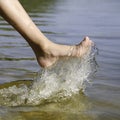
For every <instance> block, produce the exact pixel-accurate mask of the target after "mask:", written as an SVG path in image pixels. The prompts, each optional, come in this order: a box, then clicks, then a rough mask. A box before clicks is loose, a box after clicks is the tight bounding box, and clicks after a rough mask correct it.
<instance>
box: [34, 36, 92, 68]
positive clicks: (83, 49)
mask: <svg viewBox="0 0 120 120" xmlns="http://www.w3.org/2000/svg"><path fill="white" fill-rule="evenodd" d="M92 44H93V42H92V41H91V40H90V39H89V38H88V37H85V38H84V40H83V41H82V42H81V43H80V44H78V45H74V46H69V45H60V44H55V43H51V44H50V45H49V46H48V47H47V48H46V49H44V50H43V51H42V52H39V53H38V51H37V52H35V54H36V57H37V61H38V63H39V65H40V66H41V67H44V68H45V67H49V66H51V65H53V64H54V63H55V62H56V61H57V60H58V59H60V57H82V56H83V55H85V54H86V53H87V52H88V51H89V50H90V48H91V46H92ZM37 50H38V48H37Z"/></svg>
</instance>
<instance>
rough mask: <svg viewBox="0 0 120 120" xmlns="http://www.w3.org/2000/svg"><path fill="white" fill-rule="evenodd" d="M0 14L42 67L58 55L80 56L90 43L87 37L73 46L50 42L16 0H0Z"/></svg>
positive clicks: (48, 64) (46, 65) (53, 60)
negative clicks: (19, 35)
mask: <svg viewBox="0 0 120 120" xmlns="http://www.w3.org/2000/svg"><path fill="white" fill-rule="evenodd" d="M0 15H1V16H3V18H4V19H6V20H7V21H8V22H9V23H10V24H11V25H12V26H13V27H14V28H15V29H16V30H17V31H18V32H19V33H20V34H21V35H22V36H23V37H24V38H25V39H26V41H27V42H28V43H29V45H30V46H31V48H32V49H33V51H34V53H35V55H36V58H37V61H38V63H39V65H40V66H42V67H48V66H51V65H52V64H53V63H55V62H56V61H57V60H58V59H59V58H60V57H64V56H66V57H70V56H72V57H81V56H82V55H84V54H85V53H86V52H87V51H88V50H89V48H90V47H91V45H92V42H91V40H89V38H88V37H86V38H84V40H83V41H82V42H81V43H80V44H79V45H73V46H67V45H60V44H55V43H53V42H51V41H50V40H48V38H46V37H45V36H44V35H43V34H42V33H41V31H40V30H39V29H38V28H37V26H36V25H35V24H34V23H33V21H32V20H31V19H30V17H29V16H28V14H27V13H26V11H25V10H24V8H23V7H22V6H21V4H20V3H19V1H18V0H0Z"/></svg>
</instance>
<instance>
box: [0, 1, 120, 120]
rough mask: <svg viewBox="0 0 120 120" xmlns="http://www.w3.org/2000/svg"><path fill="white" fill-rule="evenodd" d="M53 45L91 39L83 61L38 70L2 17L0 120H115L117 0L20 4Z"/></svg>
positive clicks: (119, 52) (119, 89)
mask: <svg viewBox="0 0 120 120" xmlns="http://www.w3.org/2000/svg"><path fill="white" fill-rule="evenodd" d="M21 3H22V4H23V6H24V8H25V9H26V11H27V12H28V13H29V15H30V17H31V18H32V19H33V21H34V22H35V23H36V25H37V26H38V27H39V29H41V31H42V32H43V33H44V34H45V35H46V36H47V37H48V38H49V39H50V40H52V41H53V42H56V43H60V44H77V43H79V42H80V41H81V40H82V39H83V38H84V36H89V37H90V38H91V39H92V40H93V41H94V42H95V44H96V46H97V49H95V48H94V49H93V51H92V52H91V53H89V54H88V55H86V56H85V57H84V58H79V59H75V58H71V59H66V58H65V59H62V60H60V61H58V63H56V64H55V65H54V66H53V67H52V68H50V69H47V70H46V69H42V68H40V67H39V66H38V64H37V62H36V59H35V55H34V53H33V51H32V50H31V48H30V47H29V45H28V44H27V43H26V41H25V40H24V39H23V38H22V37H21V36H20V34H19V33H18V32H16V31H15V30H14V28H12V27H11V26H10V25H9V24H8V23H7V22H5V21H4V20H3V19H2V18H0V120H119V119H120V48H119V46H120V1H118V0H91V1H90V0H73V1H70V0H34V1H29V0H21Z"/></svg>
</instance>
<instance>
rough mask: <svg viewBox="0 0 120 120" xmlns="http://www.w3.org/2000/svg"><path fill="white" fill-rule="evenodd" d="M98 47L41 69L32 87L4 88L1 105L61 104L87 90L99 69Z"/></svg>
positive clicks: (1, 92) (0, 93)
mask: <svg viewBox="0 0 120 120" xmlns="http://www.w3.org/2000/svg"><path fill="white" fill-rule="evenodd" d="M95 48H96V47H95ZM95 48H92V49H91V51H89V52H88V54H86V55H85V56H84V57H82V58H62V59H60V60H59V61H58V62H57V63H56V64H55V65H53V66H52V67H51V68H49V69H41V70H40V71H39V72H38V75H37V77H36V79H35V81H34V82H33V84H32V86H31V87H28V86H26V85H24V84H23V85H20V86H15V85H14V86H11V87H8V88H4V89H1V90H0V104H4V105H10V106H16V105H25V104H29V105H38V104H42V103H44V102H60V101H61V100H65V99H68V98H70V97H71V96H72V95H73V94H77V93H79V91H81V90H82V91H84V90H85V88H86V82H87V83H88V82H89V81H90V75H91V74H93V72H95V70H96V69H95V53H96V51H95V50H96V49H95ZM1 101H2V102H1Z"/></svg>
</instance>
